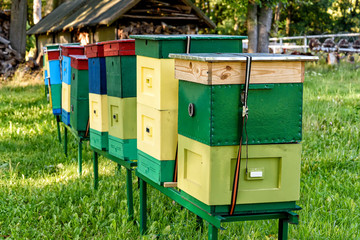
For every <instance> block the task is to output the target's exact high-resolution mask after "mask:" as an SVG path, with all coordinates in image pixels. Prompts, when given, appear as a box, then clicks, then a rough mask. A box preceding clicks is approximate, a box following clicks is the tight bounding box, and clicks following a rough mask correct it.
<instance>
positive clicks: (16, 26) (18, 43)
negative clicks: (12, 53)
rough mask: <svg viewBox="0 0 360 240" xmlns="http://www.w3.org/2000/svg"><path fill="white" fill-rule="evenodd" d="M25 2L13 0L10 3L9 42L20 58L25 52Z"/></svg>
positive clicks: (23, 0) (24, 0)
mask: <svg viewBox="0 0 360 240" xmlns="http://www.w3.org/2000/svg"><path fill="white" fill-rule="evenodd" d="M26 16H27V1H26V0H13V1H12V3H11V22H10V42H11V46H12V48H13V49H15V50H16V51H18V52H19V53H20V54H21V56H22V57H24V56H25V51H26Z"/></svg>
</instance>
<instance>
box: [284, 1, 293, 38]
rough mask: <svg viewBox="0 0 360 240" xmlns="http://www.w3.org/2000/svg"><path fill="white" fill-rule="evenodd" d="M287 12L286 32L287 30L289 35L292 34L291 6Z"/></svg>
mask: <svg viewBox="0 0 360 240" xmlns="http://www.w3.org/2000/svg"><path fill="white" fill-rule="evenodd" d="M287 13H288V14H287V17H286V26H285V32H286V35H288V36H289V34H290V22H291V13H292V9H291V6H289V7H288V11H287Z"/></svg>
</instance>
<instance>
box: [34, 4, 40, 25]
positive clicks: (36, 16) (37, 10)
mask: <svg viewBox="0 0 360 240" xmlns="http://www.w3.org/2000/svg"><path fill="white" fill-rule="evenodd" d="M33 19H34V24H37V23H38V22H39V21H40V20H41V0H34V3H33Z"/></svg>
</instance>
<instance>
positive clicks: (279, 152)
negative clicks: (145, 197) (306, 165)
mask: <svg viewBox="0 0 360 240" xmlns="http://www.w3.org/2000/svg"><path fill="white" fill-rule="evenodd" d="M238 149H239V147H238V146H216V147H210V146H208V145H205V144H202V143H200V142H197V141H195V140H193V139H190V138H187V137H184V136H182V135H179V156H178V161H179V162H178V187H179V188H180V189H181V190H183V191H184V192H186V193H188V194H190V195H191V196H193V197H194V198H196V199H198V200H200V201H202V202H203V203H205V204H207V205H229V204H230V202H231V193H232V187H233V180H234V171H235V166H236V158H237V153H238ZM248 150H249V152H248V154H249V159H248V165H247V166H248V171H247V173H246V171H245V169H246V158H245V157H246V155H245V146H243V148H242V160H241V168H240V181H239V189H238V195H237V204H248V203H266V202H285V201H296V200H299V193H300V158H301V144H296V143H295V144H268V145H249V146H248Z"/></svg>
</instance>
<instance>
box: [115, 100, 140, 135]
mask: <svg viewBox="0 0 360 240" xmlns="http://www.w3.org/2000/svg"><path fill="white" fill-rule="evenodd" d="M108 109H109V115H108V119H109V135H111V136H113V137H117V138H120V139H135V138H136V98H135V97H132V98H119V97H111V96H108Z"/></svg>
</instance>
